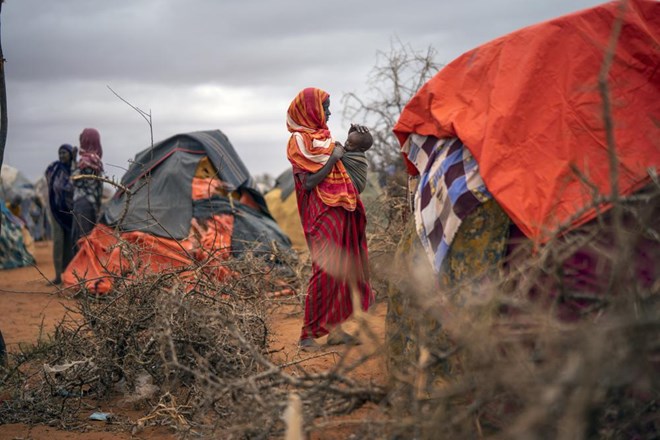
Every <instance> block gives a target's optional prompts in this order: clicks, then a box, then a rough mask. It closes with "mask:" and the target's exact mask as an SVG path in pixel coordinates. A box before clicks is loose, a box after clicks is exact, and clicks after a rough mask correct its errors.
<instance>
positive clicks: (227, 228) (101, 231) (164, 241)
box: [62, 215, 234, 294]
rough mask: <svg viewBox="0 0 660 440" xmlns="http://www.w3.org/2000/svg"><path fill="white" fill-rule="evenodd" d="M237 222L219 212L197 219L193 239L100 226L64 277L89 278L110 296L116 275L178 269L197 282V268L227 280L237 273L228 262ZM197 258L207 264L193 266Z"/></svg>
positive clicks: (89, 284) (68, 280) (68, 282)
mask: <svg viewBox="0 0 660 440" xmlns="http://www.w3.org/2000/svg"><path fill="white" fill-rule="evenodd" d="M233 223H234V217H233V216H231V215H216V216H213V217H212V218H210V219H209V220H208V221H206V222H205V223H204V224H199V223H198V222H197V220H194V219H193V224H192V233H191V235H190V237H188V238H186V239H185V240H180V241H177V240H172V239H168V238H163V237H157V236H155V235H152V234H147V233H144V232H136V231H133V232H116V231H115V230H114V229H112V228H110V227H108V226H105V225H102V224H99V225H96V227H94V229H93V230H92V232H91V233H90V234H89V235H88V236H86V237H83V238H81V239H80V241H79V242H78V246H79V247H80V250H79V251H78V253H77V254H76V256H75V257H74V258H73V260H72V261H71V263H69V265H68V266H67V269H66V271H65V272H64V273H63V274H62V281H63V283H64V286H65V287H71V286H74V285H76V284H78V282H79V280H84V281H83V282H84V284H85V287H86V288H87V289H88V290H89V291H91V292H94V293H96V294H106V293H108V292H109V291H110V290H111V289H112V286H113V284H114V283H115V281H116V279H115V278H116V277H126V278H131V279H135V278H138V277H140V276H141V275H143V274H158V273H163V272H166V271H170V270H177V269H181V270H182V273H180V274H179V278H180V279H182V280H190V281H191V282H193V281H194V275H195V271H196V270H202V271H204V273H205V274H207V275H208V276H211V277H213V278H215V279H218V280H220V279H223V278H224V277H226V276H227V275H229V274H231V271H230V270H229V269H228V268H227V267H225V266H224V265H223V264H222V263H223V261H225V260H226V259H227V258H228V257H229V254H230V246H231V234H232V229H233ZM194 262H196V263H201V264H199V265H197V266H193V263H194ZM184 269H185V270H184Z"/></svg>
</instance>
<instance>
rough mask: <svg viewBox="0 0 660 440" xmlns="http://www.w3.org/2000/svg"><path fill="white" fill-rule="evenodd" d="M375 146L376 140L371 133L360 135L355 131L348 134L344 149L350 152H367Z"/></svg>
mask: <svg viewBox="0 0 660 440" xmlns="http://www.w3.org/2000/svg"><path fill="white" fill-rule="evenodd" d="M373 144H374V138H373V136H371V133H368V132H367V133H360V132H359V131H353V132H351V133H349V134H348V138H347V139H346V144H345V145H344V147H345V148H346V151H350V152H354V151H355V152H365V151H367V150H368V149H369V148H371V146H372V145H373Z"/></svg>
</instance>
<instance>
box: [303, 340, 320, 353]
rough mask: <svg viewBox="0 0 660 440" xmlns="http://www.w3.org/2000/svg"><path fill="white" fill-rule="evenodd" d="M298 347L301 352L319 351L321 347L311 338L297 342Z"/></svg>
mask: <svg viewBox="0 0 660 440" xmlns="http://www.w3.org/2000/svg"><path fill="white" fill-rule="evenodd" d="M298 347H299V348H300V349H301V350H303V351H318V350H320V349H321V346H320V345H319V343H318V342H316V341H315V340H314V339H313V338H305V339H301V340H300V342H298Z"/></svg>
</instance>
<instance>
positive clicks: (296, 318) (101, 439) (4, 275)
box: [0, 242, 386, 440]
mask: <svg viewBox="0 0 660 440" xmlns="http://www.w3.org/2000/svg"><path fill="white" fill-rule="evenodd" d="M51 249H52V248H51V243H50V242H38V243H36V249H35V258H36V260H37V266H36V267H27V268H21V269H11V270H2V271H0V311H1V313H0V330H2V334H3V336H4V339H5V342H6V344H7V349H8V351H10V352H12V351H16V350H18V348H19V346H20V344H25V343H34V342H36V341H37V340H38V338H39V337H40V336H45V335H47V334H48V333H49V332H51V331H52V330H53V328H54V327H55V325H56V324H57V323H58V322H59V321H60V320H61V318H62V317H63V316H64V314H65V312H66V307H67V306H71V305H73V304H74V300H73V299H71V298H70V297H69V296H67V294H66V293H65V292H63V291H60V290H59V289H57V288H56V287H54V286H53V285H51V284H50V283H48V280H49V279H52V278H53V276H54V270H53V265H52V250H51ZM296 310H297V309H296V308H294V307H293V306H290V305H282V306H279V307H275V308H274V309H273V318H274V319H273V320H272V322H273V327H272V328H271V331H272V333H273V341H272V343H271V347H270V350H271V351H273V352H274V353H275V354H274V359H275V361H278V362H291V361H300V360H301V359H303V358H308V357H309V358H311V359H309V360H306V361H303V362H301V363H299V364H298V365H299V366H302V367H303V368H305V369H306V370H309V371H311V372H319V371H323V370H326V369H329V368H332V366H333V365H335V364H336V363H337V362H340V361H341V359H342V357H343V356H346V357H347V358H348V360H349V361H350V360H351V359H357V358H358V357H359V356H362V355H364V354H366V353H368V352H371V351H374V350H375V351H382V350H381V349H380V348H381V344H382V338H383V334H384V321H385V312H386V310H385V304H384V303H382V302H381V303H379V304H377V305H376V307H374V309H373V310H372V311H371V312H370V314H369V315H367V316H366V321H367V323H368V326H369V328H370V330H371V332H372V333H374V334H375V336H376V337H375V339H373V340H367V341H365V342H364V343H363V344H362V345H360V346H358V347H352V348H343V347H342V348H334V347H333V348H332V349H329V348H325V349H324V350H322V351H321V352H319V353H315V354H313V355H310V354H308V353H304V352H300V351H299V350H298V349H297V340H298V337H299V335H300V325H301V320H302V317H301V315H300V314H299V313H295V312H296ZM347 329H348V330H349V331H351V330H354V329H355V324H354V323H349V324H348V326H347ZM320 342H321V343H324V341H323V340H320ZM352 377H353V378H355V379H357V380H359V381H360V382H363V383H364V382H373V383H383V381H384V380H385V364H384V359H383V357H382V356H381V355H378V356H375V357H373V358H371V359H370V360H369V361H367V362H366V363H364V364H362V365H361V366H360V367H359V368H358V369H356V370H355V371H354V372H353V373H352ZM0 400H1V396H0ZM108 405H111V406H109V407H105V408H98V410H99V411H104V412H110V413H113V414H117V415H121V416H124V417H128V418H130V419H131V420H135V419H137V418H139V417H140V416H142V415H143V414H136V413H135V412H134V411H132V410H131V409H129V408H127V407H126V406H127V405H123V404H122V402H121V401H117V402H116V403H109V404H108ZM369 411H370V409H369V408H363V409H361V410H359V411H358V412H356V413H355V414H353V415H350V416H348V418H355V417H360V418H361V417H367V416H368V415H367V414H368V413H369ZM90 413H91V412H90ZM81 423H82V424H83V429H82V430H81V431H75V432H71V431H64V430H58V429H57V428H56V427H50V426H45V425H36V426H28V425H24V424H8V425H0V439H35V440H39V439H48V440H65V439H67V440H70V439H75V440H92V439H94V440H97V439H98V440H118V439H129V438H134V439H136V438H141V439H174V438H175V436H174V435H173V434H171V433H170V432H169V431H168V430H166V429H165V428H149V429H146V430H144V431H141V432H140V433H138V434H137V435H131V433H129V432H121V431H118V429H120V427H118V426H116V425H112V424H106V423H103V422H94V421H91V420H85V421H82V422H81ZM82 431H84V432H82ZM329 431H331V432H328V433H327V434H316V435H314V436H313V438H316V439H334V438H347V437H348V436H349V435H350V434H349V433H347V432H345V431H342V430H337V429H332V430H329Z"/></svg>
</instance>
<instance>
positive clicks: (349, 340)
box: [327, 328, 361, 345]
mask: <svg viewBox="0 0 660 440" xmlns="http://www.w3.org/2000/svg"><path fill="white" fill-rule="evenodd" d="M327 343H328V345H360V344H361V342H360V340H359V339H358V338H356V337H355V336H353V335H350V334H348V333H346V332H345V331H344V330H342V329H341V328H340V329H337V330H333V331H332V332H330V334H329V335H328V341H327Z"/></svg>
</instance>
